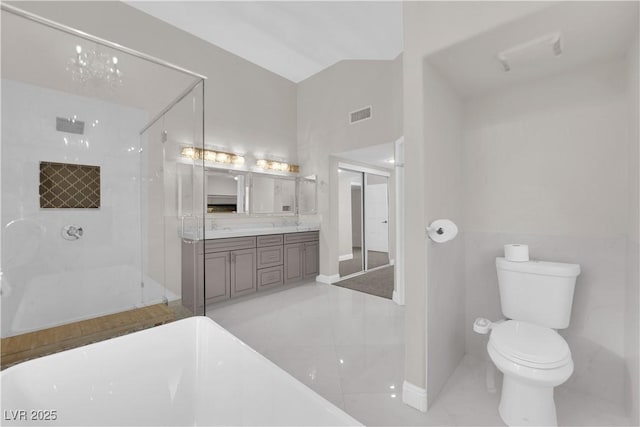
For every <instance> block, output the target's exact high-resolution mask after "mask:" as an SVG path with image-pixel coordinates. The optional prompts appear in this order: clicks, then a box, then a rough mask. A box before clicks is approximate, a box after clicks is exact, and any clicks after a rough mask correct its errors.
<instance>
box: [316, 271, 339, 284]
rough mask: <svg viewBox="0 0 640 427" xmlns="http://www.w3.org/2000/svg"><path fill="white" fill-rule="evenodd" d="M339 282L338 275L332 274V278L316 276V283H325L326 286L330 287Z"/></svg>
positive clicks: (322, 275) (321, 275)
mask: <svg viewBox="0 0 640 427" xmlns="http://www.w3.org/2000/svg"><path fill="white" fill-rule="evenodd" d="M339 281H340V275H339V274H334V275H332V276H326V275H324V274H318V275H317V276H316V282H320V283H325V284H327V285H331V284H332V283H336V282H339Z"/></svg>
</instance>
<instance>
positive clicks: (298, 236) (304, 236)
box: [284, 231, 320, 244]
mask: <svg viewBox="0 0 640 427" xmlns="http://www.w3.org/2000/svg"><path fill="white" fill-rule="evenodd" d="M315 240H320V233H319V232H318V231H305V232H302V233H289V234H285V235H284V243H285V244H287V243H300V242H312V241H315Z"/></svg>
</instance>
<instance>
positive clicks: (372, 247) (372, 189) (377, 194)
mask: <svg viewBox="0 0 640 427" xmlns="http://www.w3.org/2000/svg"><path fill="white" fill-rule="evenodd" d="M381 178H382V179H384V181H385V182H384V183H376V184H374V183H372V182H371V181H374V179H375V181H380V179H381ZM386 180H387V178H386V177H380V176H376V177H374V176H372V175H367V185H366V190H365V197H364V204H365V222H364V224H365V228H366V234H365V244H366V247H367V250H369V251H376V252H389V196H388V194H389V189H388V184H387V183H386Z"/></svg>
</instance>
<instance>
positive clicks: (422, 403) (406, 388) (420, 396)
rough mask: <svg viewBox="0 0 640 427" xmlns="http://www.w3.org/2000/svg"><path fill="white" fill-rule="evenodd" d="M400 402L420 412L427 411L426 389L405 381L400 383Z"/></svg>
mask: <svg viewBox="0 0 640 427" xmlns="http://www.w3.org/2000/svg"><path fill="white" fill-rule="evenodd" d="M402 402H403V403H405V404H406V405H409V406H411V407H412V408H415V409H417V410H418V411H421V412H427V390H426V389H424V388H422V387H418V386H416V385H413V384H411V383H410V382H408V381H405V382H404V383H403V384H402Z"/></svg>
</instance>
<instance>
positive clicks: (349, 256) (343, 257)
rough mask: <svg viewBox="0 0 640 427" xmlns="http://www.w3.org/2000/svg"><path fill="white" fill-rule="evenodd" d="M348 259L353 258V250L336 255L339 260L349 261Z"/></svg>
mask: <svg viewBox="0 0 640 427" xmlns="http://www.w3.org/2000/svg"><path fill="white" fill-rule="evenodd" d="M350 259H353V252H352V253H350V254H346V255H340V256H339V257H338V260H339V261H349V260H350Z"/></svg>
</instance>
